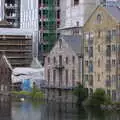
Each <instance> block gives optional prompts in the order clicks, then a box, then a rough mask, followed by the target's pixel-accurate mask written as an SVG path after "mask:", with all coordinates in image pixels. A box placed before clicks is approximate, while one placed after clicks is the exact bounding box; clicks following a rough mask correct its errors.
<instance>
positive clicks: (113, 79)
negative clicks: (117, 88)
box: [112, 75, 116, 83]
mask: <svg viewBox="0 0 120 120" xmlns="http://www.w3.org/2000/svg"><path fill="white" fill-rule="evenodd" d="M115 82H116V75H112V83H115Z"/></svg>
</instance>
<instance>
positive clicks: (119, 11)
mask: <svg viewBox="0 0 120 120" xmlns="http://www.w3.org/2000/svg"><path fill="white" fill-rule="evenodd" d="M104 8H105V9H106V10H107V11H108V13H110V14H111V15H112V16H113V17H114V18H115V19H116V20H117V21H119V22H120V7H118V6H115V5H114V6H106V7H104Z"/></svg>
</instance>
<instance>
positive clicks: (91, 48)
mask: <svg viewBox="0 0 120 120" xmlns="http://www.w3.org/2000/svg"><path fill="white" fill-rule="evenodd" d="M89 57H93V47H90V48H89Z"/></svg>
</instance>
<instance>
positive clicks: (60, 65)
mask: <svg viewBox="0 0 120 120" xmlns="http://www.w3.org/2000/svg"><path fill="white" fill-rule="evenodd" d="M54 68H55V69H64V65H63V64H56V65H55V66H54Z"/></svg>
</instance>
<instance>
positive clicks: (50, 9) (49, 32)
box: [39, 0, 57, 61]
mask: <svg viewBox="0 0 120 120" xmlns="http://www.w3.org/2000/svg"><path fill="white" fill-rule="evenodd" d="M39 2H41V3H40V6H41V8H40V17H41V21H40V24H39V25H40V29H41V32H40V33H41V35H40V37H41V39H40V45H39V51H40V52H41V54H40V57H41V58H42V61H44V57H45V56H46V54H47V53H48V52H49V51H50V50H51V48H52V47H53V45H54V43H55V41H56V39H57V32H56V28H57V24H56V23H57V16H56V13H57V12H56V0H41V1H39Z"/></svg>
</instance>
